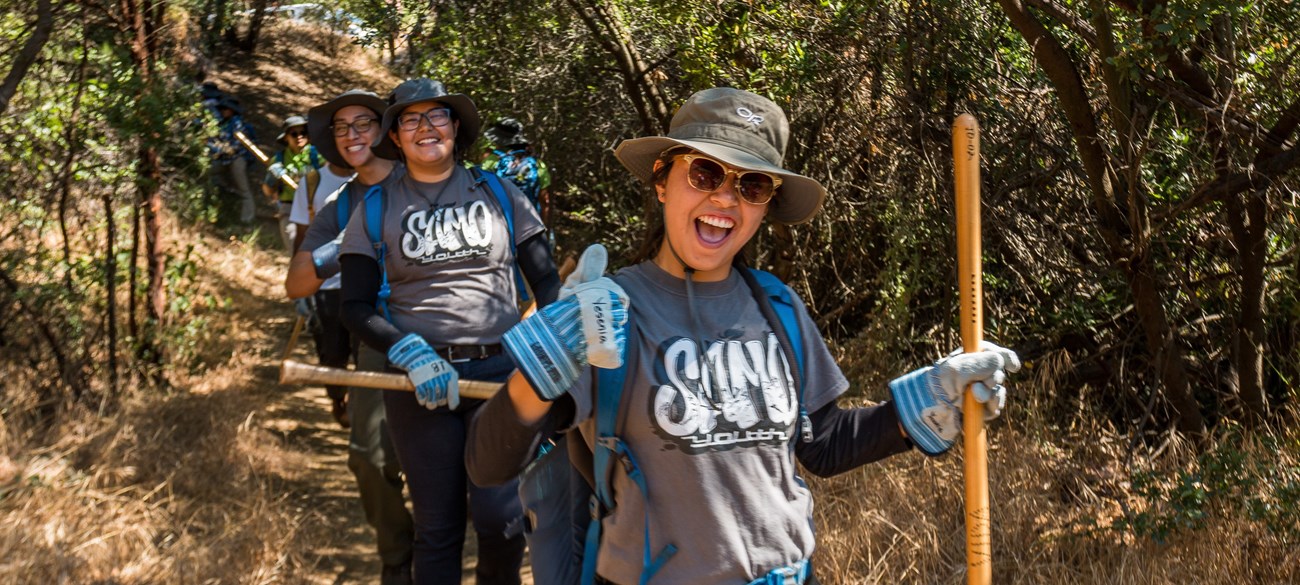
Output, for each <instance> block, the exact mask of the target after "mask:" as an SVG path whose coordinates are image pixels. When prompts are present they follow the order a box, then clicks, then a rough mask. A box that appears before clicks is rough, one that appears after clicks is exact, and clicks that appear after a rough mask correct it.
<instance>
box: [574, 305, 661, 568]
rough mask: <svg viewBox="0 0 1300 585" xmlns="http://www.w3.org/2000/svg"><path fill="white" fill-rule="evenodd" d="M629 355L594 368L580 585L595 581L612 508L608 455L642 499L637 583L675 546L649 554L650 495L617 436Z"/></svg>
mask: <svg viewBox="0 0 1300 585" xmlns="http://www.w3.org/2000/svg"><path fill="white" fill-rule="evenodd" d="M626 330H627V335H628V337H632V335H633V333H634V331H635V330H634V328H633V322H632V313H631V312H628V322H627V325H626ZM629 359H630V357H629V355H628V352H627V349H626V347H625V348H624V350H623V365H622V366H621V367H618V368H614V369H604V368H596V369H595V374H596V392H595V395H596V440H595V449H593V450H592V472H593V476H594V477H595V480H596V485H595V486H594V488H595V489H594V490H593V491H594V493H593V494H592V496H591V502H590V505H589V507H590V510H591V524H589V525H587V541H586V545H585V548H584V549H583V555H582V580H581V583H582V584H583V585H592V584H594V583H595V580H596V560H597V557H598V556H599V550H600V538H601V520H602V519H603V518H604V517H605V516H606V514H607V513H608V512H609V511H610V510H613V509H614V487H613V486H612V485H610V482H609V476H610V472H611V467H610V461H611V459H612V458H616V460H617V461H618V462H619V463H621V464H622V465H623V470H624V471H626V472H627V476H628V479H631V480H632V482H633V483H634V484H635V485H636V486H637V489H639V490H640V491H641V498H642V500H643V501H644V502H645V533H644V545H643V549H642V555H643V556H642V561H641V579H640V585H645V584H646V583H648V582H649V581H650V578H651V577H653V576H654V575H655V573H657V572H659V569H660V568H661V567H663V565H664V563H666V562H668V559H669V558H671V557H672V556H673V555H674V554H676V553H677V547H676V546H675V545H672V544H669V545H667V546H665V547H664V548H663V549H662V550H660V551H659V554H657V555H651V549H650V497H649V489H648V488H647V486H646V479H645V475H644V474H642V473H641V466H640V465H639V464H638V463H637V461H636V457H635V456H633V455H632V449H631V448H630V447H628V445H627V443H624V442H623V440H622V439H620V438H619V437H618V415H619V413H620V412H621V411H622V404H623V387H624V383H625V382H626V377H627V368H628V367H629V365H630V364H629V363H628V361H629Z"/></svg>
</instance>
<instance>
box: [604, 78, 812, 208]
mask: <svg viewBox="0 0 1300 585" xmlns="http://www.w3.org/2000/svg"><path fill="white" fill-rule="evenodd" d="M789 136H790V123H789V121H787V120H786V117H785V112H783V111H782V110H781V108H780V106H777V105H776V104H775V103H773V102H772V100H769V99H767V98H765V97H763V96H760V95H757V94H753V93H750V92H748V91H743V90H739V89H734V88H730V87H717V88H713V89H706V90H704V91H700V92H696V93H695V94H694V95H692V96H691V97H689V98H687V100H686V103H684V104H682V106H681V107H680V108H678V109H677V113H676V114H674V115H673V120H672V123H671V124H669V127H668V135H667V136H649V137H645V138H632V139H628V140H624V141H623V142H621V143H620V144H619V145H618V148H616V149H615V150H614V156H616V157H618V160H619V161H620V162H622V163H623V166H625V167H627V169H628V170H629V171H632V174H633V175H635V176H637V177H638V178H640V179H641V180H642V181H645V182H647V183H649V182H650V181H651V176H652V175H653V174H654V163H655V160H657V159H658V158H659V155H660V154H662V153H663V152H664V151H666V150H669V149H672V148H678V147H685V148H690V149H692V150H696V151H698V152H700V153H703V154H706V155H708V156H711V157H713V158H716V159H718V160H720V161H722V162H724V163H727V164H728V165H731V166H733V167H736V168H740V169H748V170H753V171H763V172H768V173H772V174H774V175H777V176H779V177H781V188H780V193H779V194H778V195H777V196H776V197H775V198H773V199H772V202H771V203H769V204H768V205H769V208H768V213H769V215H770V216H771V218H772V221H776V222H779V223H783V224H787V225H794V224H800V223H804V222H806V221H808V220H810V219H812V217H813V216H814V215H816V214H817V211H818V210H819V209H821V205H822V201H824V200H825V199H826V188H825V187H822V184H821V183H819V182H817V181H816V180H814V179H810V178H808V177H805V176H803V175H800V174H798V173H794V172H792V171H788V170H785V169H784V168H782V167H781V164H782V160H783V159H784V158H785V146H786V141H787V140H788V139H789Z"/></svg>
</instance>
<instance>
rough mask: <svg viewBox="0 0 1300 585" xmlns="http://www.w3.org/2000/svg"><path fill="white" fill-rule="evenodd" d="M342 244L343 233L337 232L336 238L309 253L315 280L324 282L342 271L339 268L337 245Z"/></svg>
mask: <svg viewBox="0 0 1300 585" xmlns="http://www.w3.org/2000/svg"><path fill="white" fill-rule="evenodd" d="M342 243H343V232H339V235H338V237H336V238H334V239H333V240H330V241H328V242H325V243H324V244H321V246H320V247H319V248H316V249H315V250H312V251H311V263H312V266H314V267H315V268H316V278H319V279H321V280H325V279H327V278H329V277H331V276H334V275H335V274H338V273H339V271H340V270H342V268H341V267H340V266H339V245H341V244H342Z"/></svg>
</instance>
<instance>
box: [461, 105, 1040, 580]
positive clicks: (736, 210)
mask: <svg viewBox="0 0 1300 585" xmlns="http://www.w3.org/2000/svg"><path fill="white" fill-rule="evenodd" d="M788 135H789V125H788V122H787V121H786V117H785V113H784V112H783V111H782V110H781V108H780V107H778V106H777V105H776V104H775V103H773V102H772V101H771V100H768V99H766V98H764V97H762V96H759V95H756V94H754V93H751V92H747V91H742V90H738V89H731V88H714V89H708V90H704V91H700V92H698V93H696V94H694V95H692V96H691V97H690V98H689V99H687V100H686V102H685V103H684V104H683V105H682V106H681V107H680V108H679V109H678V110H677V112H676V114H675V115H674V116H673V119H672V122H671V125H670V128H669V131H668V134H667V135H666V136H652V137H646V138H635V139H630V140H625V141H623V142H622V143H621V144H620V145H619V146H618V148H617V149H616V150H615V156H616V157H618V159H619V161H620V162H622V163H623V165H624V166H625V167H627V169H628V170H629V171H631V172H632V174H633V175H634V176H636V177H637V178H639V179H641V180H642V181H644V182H645V183H647V184H648V185H649V186H650V187H651V191H650V196H651V198H652V199H651V200H650V202H651V203H652V204H653V205H654V206H656V207H657V208H658V212H657V213H654V214H652V215H651V216H650V217H647V218H646V220H647V225H648V226H649V229H648V230H647V236H646V239H645V241H644V243H643V246H642V248H641V249H640V251H639V252H638V254H637V258H636V260H635V262H636V263H635V264H634V265H632V266H630V267H628V268H625V269H623V270H621V271H619V272H618V273H617V274H616V275H614V276H613V277H612V278H611V277H607V276H603V273H604V269H605V258H604V254H603V249H602V248H598V247H593V248H591V249H589V250H588V251H587V252H586V253H584V254H583V258H582V261H580V262H579V264H578V268H577V270H576V271H575V272H574V273H573V275H572V276H571V277H570V279H569V280H568V281H566V282H565V285H564V289H563V290H562V292H561V298H560V300H558V301H556V302H555V303H553V304H552V305H550V306H548V307H546V308H543V309H541V310H539V311H538V312H537V314H536V315H534V316H532V317H530V318H528V319H525V320H523V321H522V322H521V323H520V324H519V325H517V326H515V327H513V328H511V329H510V330H509V331H507V332H506V333H505V334H504V335H503V337H502V340H503V344H504V345H505V347H506V351H507V353H508V354H509V355H510V357H511V359H512V360H513V361H514V362H515V364H516V366H517V367H518V373H516V374H515V375H513V376H512V377H511V378H510V380H509V381H508V383H507V386H506V390H505V391H504V392H499V393H497V394H496V396H495V397H494V398H492V399H491V400H489V401H488V403H487V404H486V405H484V406H483V408H482V409H481V411H480V414H479V416H477V417H476V418H475V419H474V421H473V422H472V424H471V429H470V441H469V445H468V446H467V455H466V459H467V465H468V469H469V474H470V478H471V479H472V480H473V481H475V482H477V483H479V484H493V483H496V482H501V481H508V480H509V479H510V478H513V477H515V476H516V475H517V474H518V473H520V471H521V470H523V469H524V467H525V466H526V465H527V464H528V463H530V462H531V461H532V460H533V459H534V456H535V451H536V447H537V445H538V444H539V442H540V441H541V440H542V439H543V438H546V437H547V436H549V435H551V434H552V433H555V432H567V434H569V435H570V436H569V437H566V439H567V440H566V443H567V446H568V448H569V449H568V453H569V455H570V457H571V458H572V460H573V462H574V463H573V465H574V466H575V467H578V468H584V467H583V466H584V464H586V465H587V466H588V467H585V468H584V469H585V471H586V472H590V473H591V475H590V476H589V478H590V481H591V485H594V486H595V493H596V497H595V498H594V499H592V503H591V515H590V516H589V517H590V518H593V519H592V520H590V522H591V525H592V526H593V527H592V528H591V529H590V530H591V531H590V532H587V534H593V535H594V536H593V539H594V540H593V541H592V542H593V543H596V544H598V545H599V546H598V548H592V549H586V550H594V552H593V554H591V555H590V556H587V555H586V553H584V556H583V558H582V561H587V562H590V570H591V571H592V572H594V575H595V577H596V579H597V582H602V581H603V582H608V583H622V584H630V583H646V582H647V581H648V582H651V583H692V584H728V585H732V584H735V585H744V584H750V585H757V584H770V583H783V584H804V583H813V582H815V579H814V578H813V577H812V571H811V565H810V563H809V559H810V558H811V556H812V554H813V545H814V538H813V523H812V505H813V502H812V494H811V492H810V491H809V489H808V487H807V485H806V484H805V483H804V482H803V480H802V479H801V478H800V477H799V475H798V473H797V472H798V466H797V465H796V461H797V462H798V463H799V464H802V465H803V466H804V467H805V468H806V469H808V470H809V471H810V472H812V473H814V474H817V475H822V476H826V475H833V474H836V473H841V472H844V471H847V470H850V469H854V468H856V467H858V466H861V465H863V464H865V463H868V462H871V461H875V460H878V459H881V458H884V457H888V456H891V455H894V454H897V453H901V452H904V451H907V450H909V449H911V448H912V446H916V447H917V448H918V449H920V450H921V451H923V452H925V453H927V454H929V455H938V454H940V453H943V452H944V451H946V450H947V449H948V448H949V447H951V446H952V444H953V441H954V440H955V439H956V438H957V435H958V434H959V432H960V429H961V416H962V413H961V412H960V410H959V407H958V404H960V402H959V400H958V399H959V396H960V393H961V389H962V388H964V387H965V386H966V385H967V384H970V383H974V384H975V386H976V387H977V389H978V390H977V396H979V397H980V398H981V399H982V400H983V401H984V408H982V409H981V411H982V412H979V413H975V415H976V416H986V417H992V416H996V415H997V414H998V412H999V411H1000V410H1001V407H1002V406H1003V401H1004V398H1005V390H1004V389H1003V386H1002V382H1003V380H1004V378H1005V372H1008V371H1015V370H1016V369H1018V368H1019V361H1018V358H1017V357H1016V355H1015V353H1014V352H1012V351H1010V350H1007V349H1004V348H1001V347H997V346H995V345H993V344H988V345H986V346H985V347H984V351H980V352H975V353H969V354H960V355H952V356H949V357H948V358H945V359H943V360H940V361H939V362H937V363H936V364H935V365H933V366H929V367H925V368H921V369H919V370H916V371H915V372H912V373H910V374H907V375H905V376H903V377H901V378H899V379H896V380H894V381H893V382H891V383H890V390H891V392H892V395H893V400H891V401H887V402H885V403H882V404H879V405H875V406H868V407H862V408H848V409H841V408H840V407H839V406H838V405H837V404H836V400H837V398H838V397H839V396H841V395H842V394H844V392H845V391H847V390H848V387H849V382H848V380H847V379H846V378H845V377H844V375H843V373H841V371H840V369H839V367H838V366H837V365H836V363H835V360H834V358H833V356H832V355H831V353H830V351H829V350H828V349H827V347H826V344H825V343H824V341H823V340H822V337H821V335H820V334H819V332H818V331H817V326H816V323H815V322H814V321H813V319H812V318H811V317H810V316H809V314H808V310H807V308H806V307H805V306H804V304H803V302H802V300H801V299H800V298H799V296H798V295H797V294H795V293H794V291H792V290H790V289H789V287H787V286H785V285H784V284H783V283H781V282H780V281H779V280H778V279H776V277H775V276H773V275H771V274H769V273H764V272H761V271H756V270H752V269H750V268H748V267H746V260H745V254H744V250H745V248H746V246H747V245H748V244H749V243H750V240H751V239H752V238H753V237H754V234H755V233H756V232H757V231H758V230H759V228H760V226H761V225H762V222H763V220H764V219H765V218H766V219H769V220H771V221H774V222H777V223H781V224H786V225H794V224H800V223H804V222H807V221H809V220H811V219H812V218H813V216H814V215H815V214H816V213H817V211H818V210H819V209H820V207H821V204H822V201H823V199H824V198H825V196H826V190H825V189H824V188H823V187H822V185H821V184H820V183H819V182H818V181H816V180H815V179H812V178H810V177H805V176H803V175H800V174H798V173H795V172H793V171H789V170H787V169H785V168H784V167H783V166H782V161H783V157H784V152H785V147H786V141H787V138H788ZM787 324H788V326H787ZM589 366H596V367H598V368H599V369H597V368H596V367H589ZM611 372H619V373H620V376H621V377H619V378H612V377H611ZM613 379H618V380H621V381H622V383H621V384H617V385H614V386H615V387H613V388H610V387H609V386H608V385H606V386H604V387H600V388H599V392H597V386H598V385H601V384H606V383H607V382H609V381H611V380H613ZM573 430H576V433H577V434H576V435H574V434H572V433H573ZM584 456H585V460H580V459H581V458H582V457H584ZM578 481H584V480H582V479H579V480H578ZM526 487H527V486H526ZM543 503H545V504H546V506H547V507H546V508H545V509H533V508H530V510H529V517H530V518H532V517H540V516H541V515H543V514H545V513H549V512H553V511H554V510H553V508H559V507H564V506H568V505H570V502H566V501H558V502H557V501H553V500H545V501H543ZM578 538H581V536H579V537H578ZM539 544H541V543H539ZM593 547H595V545H594V544H593ZM591 557H595V558H591ZM533 558H534V574H537V575H538V581H537V582H538V583H543V582H545V581H543V578H542V577H541V576H540V574H539V573H538V568H539V563H540V562H544V561H545V560H547V558H541V557H540V555H539V554H538V551H534V557H533ZM548 558H549V557H548ZM585 569H587V567H586V566H585V565H584V570H585Z"/></svg>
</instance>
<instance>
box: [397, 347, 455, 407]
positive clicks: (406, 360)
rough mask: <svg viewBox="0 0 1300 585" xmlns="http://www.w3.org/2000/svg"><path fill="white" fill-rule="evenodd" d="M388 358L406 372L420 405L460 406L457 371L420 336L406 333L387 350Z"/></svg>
mask: <svg viewBox="0 0 1300 585" xmlns="http://www.w3.org/2000/svg"><path fill="white" fill-rule="evenodd" d="M388 361H390V362H392V363H393V365H394V366H397V367H399V368H401V369H402V370H405V371H406V377H407V378H410V379H411V384H412V385H414V386H415V399H416V400H417V401H418V402H419V403H420V405H421V406H423V407H425V408H427V409H429V410H433V409H435V408H438V407H439V406H443V405H446V406H447V408H450V409H452V410H456V407H457V406H460V374H459V373H457V372H456V368H453V367H451V364H449V363H447V360H445V359H442V356H440V355H438V353H437V352H435V351H433V347H431V346H430V345H429V342H427V341H425V340H424V338H423V337H420V336H419V335H418V334H415V333H408V334H407V335H406V337H403V338H402V339H401V341H398V342H397V343H395V344H393V347H391V348H389V349H388Z"/></svg>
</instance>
